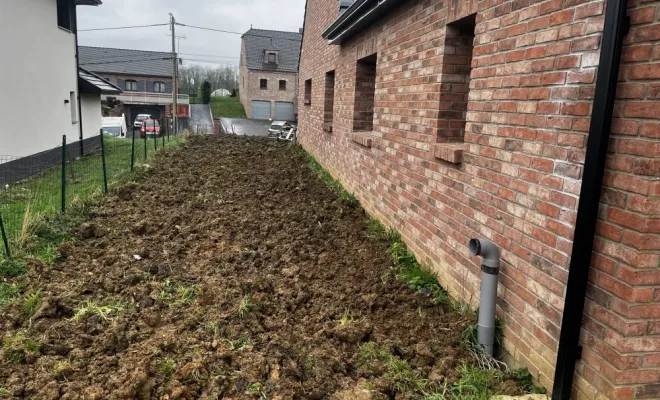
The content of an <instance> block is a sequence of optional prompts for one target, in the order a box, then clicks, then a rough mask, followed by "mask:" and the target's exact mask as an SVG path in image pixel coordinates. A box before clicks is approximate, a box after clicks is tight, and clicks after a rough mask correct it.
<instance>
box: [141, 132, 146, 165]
mask: <svg viewBox="0 0 660 400" xmlns="http://www.w3.org/2000/svg"><path fill="white" fill-rule="evenodd" d="M140 131H142V129H140ZM144 161H145V162H146V161H147V132H146V130H145V132H144Z"/></svg>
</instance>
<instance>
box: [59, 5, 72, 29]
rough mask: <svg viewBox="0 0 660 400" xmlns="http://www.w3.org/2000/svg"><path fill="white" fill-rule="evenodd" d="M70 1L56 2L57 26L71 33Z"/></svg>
mask: <svg viewBox="0 0 660 400" xmlns="http://www.w3.org/2000/svg"><path fill="white" fill-rule="evenodd" d="M72 11H73V10H72V8H71V0H57V26H59V27H60V28H64V29H66V30H69V31H73V26H72V25H71V21H72V20H73V18H71V14H72Z"/></svg>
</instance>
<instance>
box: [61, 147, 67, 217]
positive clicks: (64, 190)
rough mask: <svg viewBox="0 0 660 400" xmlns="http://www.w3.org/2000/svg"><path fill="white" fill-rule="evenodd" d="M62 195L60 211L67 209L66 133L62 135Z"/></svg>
mask: <svg viewBox="0 0 660 400" xmlns="http://www.w3.org/2000/svg"><path fill="white" fill-rule="evenodd" d="M61 186H62V187H61V190H62V192H61V194H60V195H61V196H62V204H61V205H60V211H62V213H64V212H65V211H66V135H63V136H62V185H61Z"/></svg>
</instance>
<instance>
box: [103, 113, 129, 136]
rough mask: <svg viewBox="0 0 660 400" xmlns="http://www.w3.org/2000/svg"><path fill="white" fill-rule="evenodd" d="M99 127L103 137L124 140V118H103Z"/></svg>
mask: <svg viewBox="0 0 660 400" xmlns="http://www.w3.org/2000/svg"><path fill="white" fill-rule="evenodd" d="M101 126H102V127H103V134H104V135H108V136H114V137H118V138H125V137H126V132H127V131H128V130H127V129H126V118H124V117H103V121H102V123H101Z"/></svg>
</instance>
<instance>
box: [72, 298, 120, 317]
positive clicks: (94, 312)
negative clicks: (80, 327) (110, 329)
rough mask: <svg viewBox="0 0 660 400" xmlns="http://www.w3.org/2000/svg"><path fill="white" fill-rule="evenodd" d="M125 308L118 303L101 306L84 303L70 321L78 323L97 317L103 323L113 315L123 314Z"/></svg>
mask: <svg viewBox="0 0 660 400" xmlns="http://www.w3.org/2000/svg"><path fill="white" fill-rule="evenodd" d="M126 308H128V306H127V305H125V304H122V303H118V302H117V303H109V304H105V305H101V304H98V303H97V302H94V301H85V302H84V303H82V304H81V305H80V307H78V308H77V309H76V312H75V314H74V315H73V317H72V318H71V320H72V321H78V320H80V319H83V318H87V317H91V316H98V317H100V318H101V319H102V320H104V321H109V320H110V318H111V317H112V316H113V315H116V314H119V313H121V312H123V311H124V310H126Z"/></svg>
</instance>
